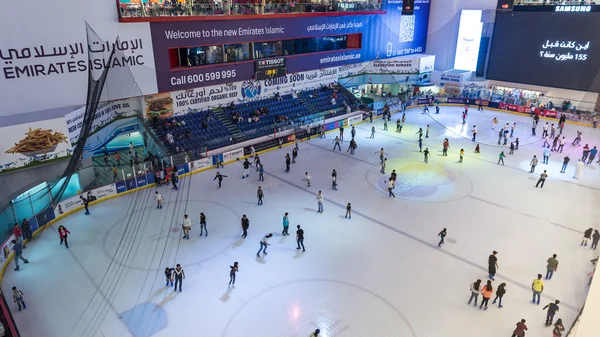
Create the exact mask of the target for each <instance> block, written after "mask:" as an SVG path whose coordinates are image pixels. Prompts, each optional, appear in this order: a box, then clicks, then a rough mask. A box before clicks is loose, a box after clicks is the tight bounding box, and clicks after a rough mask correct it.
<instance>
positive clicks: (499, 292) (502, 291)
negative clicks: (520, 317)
mask: <svg viewBox="0 0 600 337" xmlns="http://www.w3.org/2000/svg"><path fill="white" fill-rule="evenodd" d="M504 294H506V283H500V285H499V286H498V289H496V298H494V301H493V302H492V304H496V301H498V308H499V309H502V296H504Z"/></svg>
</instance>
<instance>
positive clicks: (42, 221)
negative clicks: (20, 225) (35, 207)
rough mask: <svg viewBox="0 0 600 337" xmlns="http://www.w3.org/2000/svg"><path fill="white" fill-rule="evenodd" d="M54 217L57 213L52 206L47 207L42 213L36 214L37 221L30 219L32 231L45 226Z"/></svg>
mask: <svg viewBox="0 0 600 337" xmlns="http://www.w3.org/2000/svg"><path fill="white" fill-rule="evenodd" d="M54 218H55V215H54V210H53V209H52V207H48V208H46V209H45V210H44V211H43V212H42V213H40V214H38V215H36V217H35V221H29V224H30V225H31V231H32V232H33V231H35V230H36V229H38V228H40V227H44V226H45V225H46V224H47V223H48V222H50V221H52V220H54ZM32 220H33V219H32ZM34 222H35V224H34Z"/></svg>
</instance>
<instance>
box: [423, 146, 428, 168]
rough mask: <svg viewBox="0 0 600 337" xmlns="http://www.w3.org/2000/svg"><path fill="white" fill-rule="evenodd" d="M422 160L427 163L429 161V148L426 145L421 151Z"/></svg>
mask: <svg viewBox="0 0 600 337" xmlns="http://www.w3.org/2000/svg"><path fill="white" fill-rule="evenodd" d="M423 160H424V161H425V164H427V163H428V162H429V148H428V147H426V148H425V151H423Z"/></svg>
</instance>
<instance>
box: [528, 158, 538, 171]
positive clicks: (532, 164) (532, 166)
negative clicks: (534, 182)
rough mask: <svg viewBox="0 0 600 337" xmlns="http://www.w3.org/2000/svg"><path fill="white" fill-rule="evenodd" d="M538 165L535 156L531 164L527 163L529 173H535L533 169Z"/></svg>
mask: <svg viewBox="0 0 600 337" xmlns="http://www.w3.org/2000/svg"><path fill="white" fill-rule="evenodd" d="M537 164H538V159H537V156H536V155H534V156H533V158H531V162H529V166H530V167H531V169H530V170H529V173H533V172H535V167H536V166H537Z"/></svg>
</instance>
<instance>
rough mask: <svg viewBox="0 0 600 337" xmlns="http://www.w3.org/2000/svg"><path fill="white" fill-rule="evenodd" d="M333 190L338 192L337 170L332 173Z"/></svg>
mask: <svg viewBox="0 0 600 337" xmlns="http://www.w3.org/2000/svg"><path fill="white" fill-rule="evenodd" d="M331 189H332V190H334V191H337V172H336V171H335V169H333V171H332V172H331Z"/></svg>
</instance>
